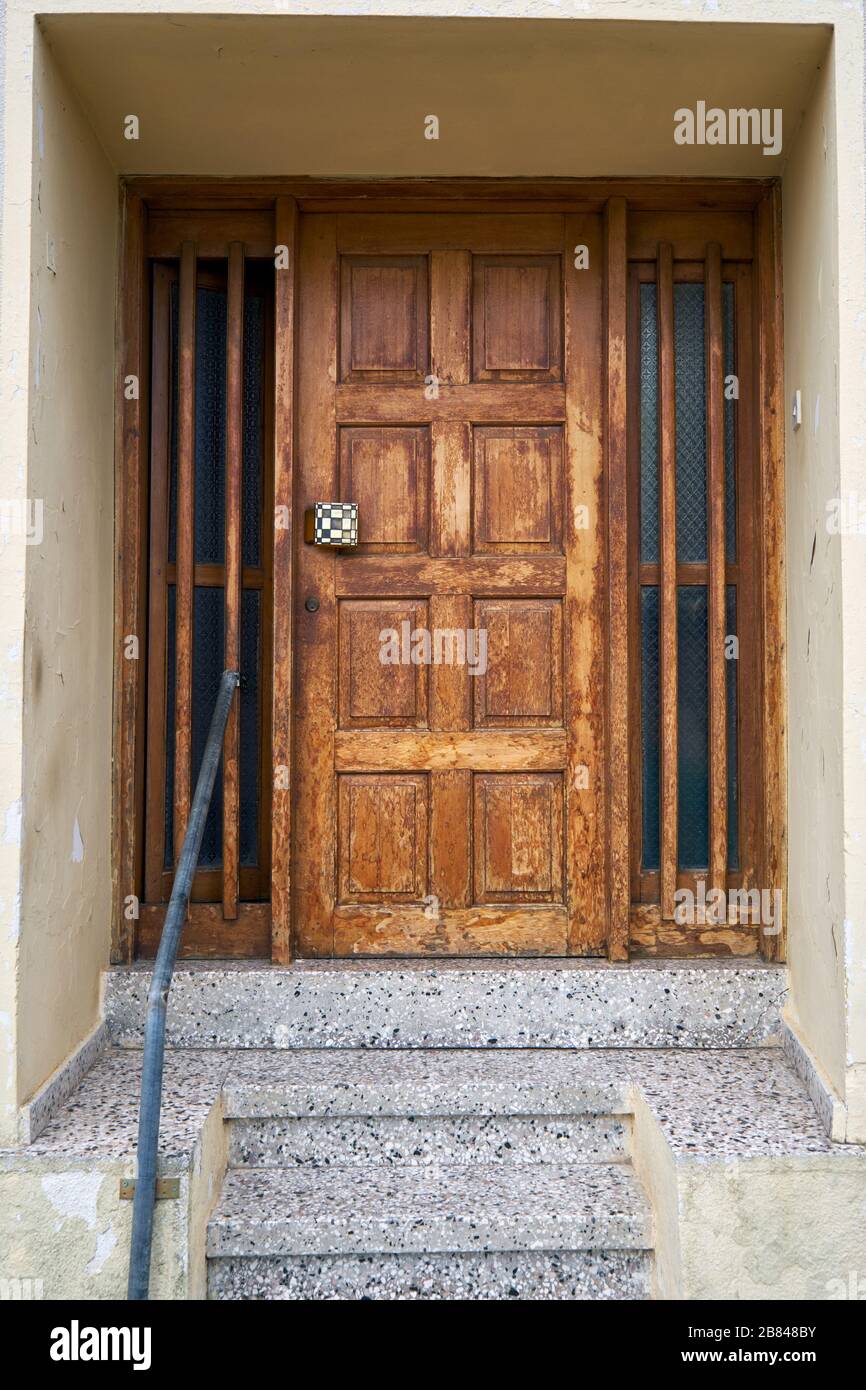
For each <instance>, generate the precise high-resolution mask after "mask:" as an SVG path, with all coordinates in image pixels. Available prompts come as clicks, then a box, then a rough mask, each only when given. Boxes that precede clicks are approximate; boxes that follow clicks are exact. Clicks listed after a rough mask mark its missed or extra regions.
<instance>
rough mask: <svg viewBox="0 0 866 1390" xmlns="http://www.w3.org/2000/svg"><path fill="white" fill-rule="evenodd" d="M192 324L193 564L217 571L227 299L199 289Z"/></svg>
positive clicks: (222, 514)
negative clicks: (193, 394)
mask: <svg viewBox="0 0 866 1390" xmlns="http://www.w3.org/2000/svg"><path fill="white" fill-rule="evenodd" d="M195 303H196V321H195V562H196V564H197V565H221V564H222V563H223V562H224V559H225V526H226V508H225V500H226V484H225V457H226V296H225V292H224V291H223V290H205V289H201V288H199V289H198V291H197V293H196V301H195Z"/></svg>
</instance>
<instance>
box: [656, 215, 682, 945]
mask: <svg viewBox="0 0 866 1390" xmlns="http://www.w3.org/2000/svg"><path fill="white" fill-rule="evenodd" d="M658 316H659V473H660V477H659V483H660V486H659V494H660V511H661V519H660V556H661V585H660V595H659V598H660V636H661V641H660V695H661V699H660V704H661V843H660V856H661V894H660V895H661V912H662V919H663V920H664V921H672V920H673V916H674V894H675V892H676V886H677V849H678V845H677V839H678V836H677V828H678V784H677V778H678V769H677V756H678V752H677V520H676V518H677V495H676V493H677V479H676V467H677V447H676V380H675V364H674V295H673V253H672V250H671V247H670V245H669V244H668V243H662V244H661V245H660V246H659V254H658Z"/></svg>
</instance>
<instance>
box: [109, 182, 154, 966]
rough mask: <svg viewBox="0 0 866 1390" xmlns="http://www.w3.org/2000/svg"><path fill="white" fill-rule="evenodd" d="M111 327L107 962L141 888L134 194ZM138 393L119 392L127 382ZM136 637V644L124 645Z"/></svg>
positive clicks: (141, 421) (117, 955) (141, 295)
mask: <svg viewBox="0 0 866 1390" xmlns="http://www.w3.org/2000/svg"><path fill="white" fill-rule="evenodd" d="M122 214H123V251H122V260H121V265H120V284H119V313H118V327H117V363H118V380H117V383H116V393H117V395H116V402H117V404H116V410H115V484H116V496H117V533H118V538H119V544H118V546H117V555H116V560H115V593H116V594H117V595H118V601H117V603H116V605H115V626H114V653H115V659H114V732H115V740H116V742H115V746H116V748H117V757H116V758H115V759H114V761H113V767H114V772H113V785H112V804H113V826H112V844H113V851H114V852H113V854H112V866H113V867H112V874H113V881H112V906H113V912H112V921H111V959H112V962H113V963H115V964H121V963H125V962H128V961H130V960H132V957H133V953H134V950H135V921H136V917H135V912H134V910H133V911H132V913H131V914H130V912H129V911H128V909H127V903H128V901H129V900H130V899H134V898H135V897H136V896H137V895H138V894H139V893H140V891H141V886H140V885H141V838H142V837H141V826H142V824H143V810H144V807H143V801H144V796H143V786H144V781H143V750H144V713H145V701H144V674H145V661H144V653H145V650H146V640H145V639H146V633H145V631H144V622H145V616H144V615H145V607H146V605H145V603H144V597H143V570H144V566H143V563H142V560H143V556H144V553H145V544H146V541H145V537H146V534H147V524H146V502H147V485H146V465H147V430H146V425H145V415H144V402H145V400H146V398H147V397H146V391H145V350H144V341H145V313H146V303H147V291H146V279H145V275H146V259H145V248H144V243H145V231H146V225H147V214H146V210H145V207H144V204H143V203H142V200H141V198H140V197H139V196H138V195H137V194H126V195H125V197H124V202H123V208H122ZM130 376H132V377H135V378H136V379H137V384H138V389H137V391H135V392H134V393H132V394H130V393H129V392H127V390H126V389H125V386H126V381H127V378H128V377H130ZM131 638H134V639H136V642H137V647H138V650H137V653H136V652H135V643H130V639H131Z"/></svg>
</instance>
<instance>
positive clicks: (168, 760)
mask: <svg viewBox="0 0 866 1390" xmlns="http://www.w3.org/2000/svg"><path fill="white" fill-rule="evenodd" d="M176 595H177V590H176V589H175V587H174V585H173V584H169V586H168V595H167V598H168V602H167V605H166V646H167V651H166V663H165V665H166V682H165V710H166V718H165V848H164V850H163V856H162V862H163V866H164V867H165V868H166V869H170V868H171V866H172V864H173V863H174V699H175V688H176V687H175V655H176V650H177V644H176V636H175V634H176V631H177V629H176V622H177V603H176Z"/></svg>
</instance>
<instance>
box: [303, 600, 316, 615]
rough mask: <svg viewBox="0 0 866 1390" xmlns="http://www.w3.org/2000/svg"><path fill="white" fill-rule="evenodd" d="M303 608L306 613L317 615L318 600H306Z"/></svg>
mask: <svg viewBox="0 0 866 1390" xmlns="http://www.w3.org/2000/svg"><path fill="white" fill-rule="evenodd" d="M304 607H305V608H306V610H307V612H308V613H318V611H319V600H318V599H317V598H308V599H307V601H306V603H305V604H304Z"/></svg>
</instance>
